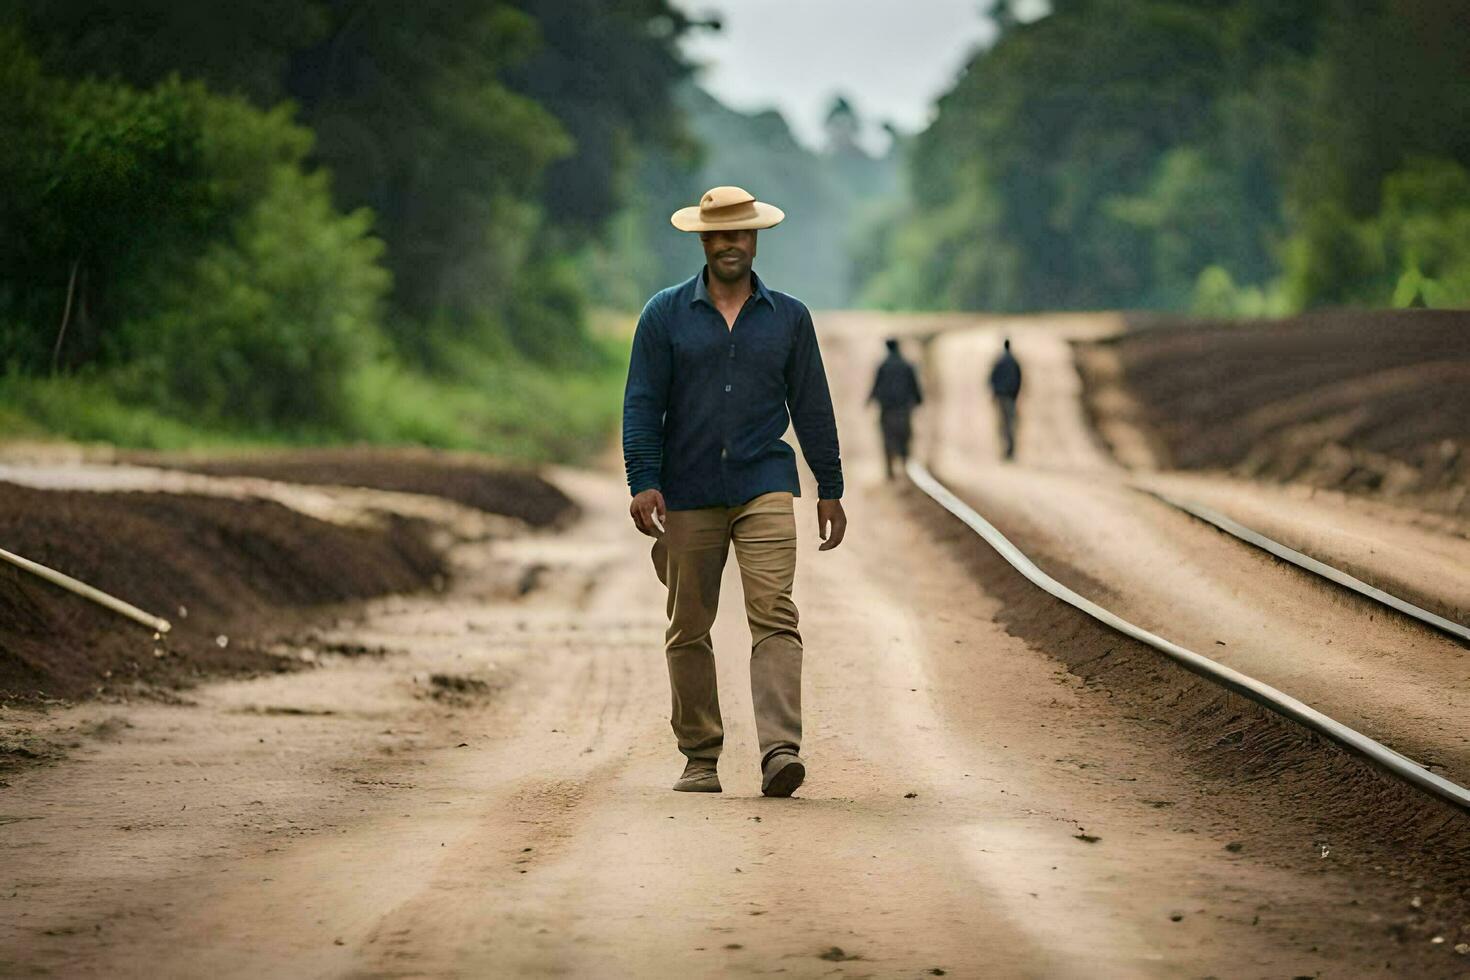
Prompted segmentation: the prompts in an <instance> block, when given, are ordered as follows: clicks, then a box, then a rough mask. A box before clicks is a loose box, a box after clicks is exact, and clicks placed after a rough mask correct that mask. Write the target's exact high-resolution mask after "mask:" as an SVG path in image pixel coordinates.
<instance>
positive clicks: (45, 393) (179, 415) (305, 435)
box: [0, 330, 627, 463]
mask: <svg viewBox="0 0 1470 980" xmlns="http://www.w3.org/2000/svg"><path fill="white" fill-rule="evenodd" d="M623 333H624V332H623V331H621V330H597V331H594V333H593V337H592V340H591V342H592V343H593V344H594V345H595V347H596V350H595V351H594V352H593V354H594V356H590V357H588V358H587V365H586V366H583V367H580V368H578V369H576V370H570V371H569V370H553V369H551V368H548V367H545V366H543V365H539V364H535V363H532V362H529V361H526V360H524V359H514V360H505V359H502V360H491V359H480V360H476V359H473V358H467V359H466V360H465V361H464V362H463V363H461V364H460V365H458V368H457V371H456V376H455V377H454V378H442V377H436V376H431V375H429V374H426V373H423V372H421V371H415V370H412V369H410V368H407V367H405V366H403V365H401V364H398V363H395V362H391V361H384V362H379V363H375V364H372V365H369V366H367V367H365V368H363V369H361V370H360V371H358V372H357V373H356V374H354V375H353V376H352V377H350V378H348V379H347V381H346V387H347V390H348V394H349V399H348V401H349V404H350V405H351V409H350V412H349V417H348V418H347V419H345V420H344V421H343V422H342V423H341V424H340V425H339V426H336V427H332V428H323V427H321V426H319V425H318V426H310V425H303V426H301V427H290V426H282V427H277V428H270V429H263V428H252V427H247V426H240V425H238V424H232V423H230V422H229V421H228V420H201V419H197V418H193V419H191V418H189V417H187V413H186V412H184V411H179V410H177V409H170V408H169V407H168V406H163V405H154V404H148V403H141V402H139V401H136V400H130V399H125V398H123V397H122V396H120V395H119V394H118V388H119V387H120V386H119V385H117V384H115V382H114V379H110V378H109V377H108V376H107V375H106V374H101V373H95V374H89V375H80V376H64V377H57V378H32V377H24V376H19V375H16V374H8V375H0V438H14V439H26V440H38V441H39V440H47V439H66V440H73V441H80V442H104V443H110V444H112V445H115V446H119V447H125V448H135V449H155V450H183V449H237V448H253V447H270V446H302V445H326V444H333V443H347V442H367V443H380V444H405V443H409V444H416V445H424V446H432V447H436V448H444V449H468V450H475V451H478V452H484V453H489V454H492V455H496V456H501V457H506V458H512V459H520V460H526V461H530V462H542V461H558V462H570V463H576V462H582V461H585V460H587V459H589V458H591V457H592V456H594V455H595V454H597V453H598V452H600V451H601V450H602V449H603V448H605V447H606V445H607V442H608V440H609V438H611V436H612V434H613V432H614V430H615V427H616V425H617V419H618V414H619V412H620V410H621V395H622V386H623V377H624V370H625V368H624V360H625V357H626V347H627V341H626V339H625V337H624V336H623Z"/></svg>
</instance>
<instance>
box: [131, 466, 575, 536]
mask: <svg viewBox="0 0 1470 980" xmlns="http://www.w3.org/2000/svg"><path fill="white" fill-rule="evenodd" d="M122 461H124V462H130V463H138V464H140V465H144V466H159V467H164V468H166V469H180V470H187V471H188V472H191V473H204V474H207V475H209V476H249V477H259V478H261V479H266V480H281V481H284V482H287V483H306V484H314V485H331V486H346V487H367V488H369V489H373V490H396V491H400V492H403V493H423V494H430V495H432V496H435V497H443V498H444V499H446V500H453V501H454V502H456V503H460V504H464V505H465V506H467V507H474V508H476V509H477V510H483V511H486V512H488V513H491V514H505V515H507V516H510V517H516V518H519V519H521V520H523V521H525V522H526V523H527V524H530V525H531V526H532V527H547V526H550V525H553V524H557V523H559V522H563V521H566V520H568V519H570V518H571V517H573V516H575V514H576V506H575V505H574V504H573V503H572V500H571V498H569V497H568V496H567V495H566V494H565V493H563V492H562V491H561V490H560V489H558V488H557V487H555V486H553V485H552V484H550V483H548V482H547V481H546V480H543V479H542V478H541V477H539V476H537V475H536V474H535V473H534V472H532V471H530V470H526V469H519V468H515V467H510V466H506V465H505V464H503V463H500V462H497V461H495V460H492V459H487V458H486V457H483V456H479V455H476V454H474V453H452V452H442V451H437V450H432V449H411V448H398V449H374V448H368V447H364V448H360V449H358V448H328V449H299V450H293V451H290V452H280V453H270V454H269V455H259V454H257V455H235V456H162V455H159V454H156V453H129V454H125V455H124V456H123V457H122Z"/></svg>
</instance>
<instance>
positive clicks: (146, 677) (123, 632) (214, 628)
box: [0, 449, 575, 700]
mask: <svg viewBox="0 0 1470 980" xmlns="http://www.w3.org/2000/svg"><path fill="white" fill-rule="evenodd" d="M148 462H150V463H154V464H159V463H162V462H167V461H166V460H163V459H160V458H157V457H154V458H150V459H149V460H148ZM173 462H178V460H174V461H173ZM187 465H188V468H190V469H196V470H199V471H201V472H205V473H212V474H223V473H231V474H240V475H249V476H260V477H267V478H271V479H277V480H285V481H289V482H304V483H314V484H340V485H355V486H365V487H374V488H378V489H392V490H402V491H409V492H415V493H425V494H433V495H436V496H441V497H445V498H448V499H451V500H455V501H458V502H461V503H465V504H468V505H470V506H473V507H477V508H479V509H481V510H485V511H489V512H493V513H497V514H505V515H507V516H512V517H516V518H519V519H521V520H524V521H526V522H527V523H529V524H531V525H533V526H545V525H551V524H556V523H558V522H559V521H563V520H565V519H567V518H568V517H569V515H570V514H571V513H573V512H574V511H575V507H574V505H573V504H572V502H571V501H570V499H569V498H567V496H566V495H565V494H563V493H562V492H561V491H560V490H559V489H557V488H556V487H554V486H552V485H551V484H550V483H548V482H547V481H546V480H543V479H542V478H540V477H539V476H537V475H535V474H534V473H532V472H529V471H524V470H517V469H511V468H507V467H502V466H498V465H496V464H494V463H492V462H486V461H483V460H479V459H475V458H472V457H468V456H464V457H451V456H448V455H445V454H429V453H418V452H414V451H401V450H391V451H389V450H365V451H358V450H350V449H348V450H317V451H310V452H299V453H290V454H282V455H279V456H274V455H273V456H263V455H262V456H253V457H239V458H232V459H228V460H199V459H194V460H190V461H188V464H187ZM432 530H433V529H432V528H431V527H430V526H429V525H428V524H427V523H425V522H422V521H419V520H415V519H410V518H405V517H387V518H385V519H384V520H382V521H381V522H379V523H378V524H377V525H376V526H361V527H358V526H343V525H339V524H336V523H331V522H329V521H324V520H319V519H316V518H313V517H311V516H308V515H306V514H303V513H300V512H298V511H296V510H292V509H290V508H288V507H285V506H282V505H281V504H279V503H276V502H274V501H270V500H262V499H251V498H245V499H236V498H232V497H219V496H202V495H191V494H181V493H147V492H91V491H53V490H38V489H33V488H29V487H22V486H17V485H13V484H7V483H0V547H4V548H5V549H6V550H8V551H11V552H14V553H16V554H19V555H22V556H24V557H26V558H29V559H31V560H32V561H36V562H40V563H41V564H43V565H46V566H48V567H51V568H54V569H56V570H58V571H61V572H63V573H65V574H67V575H70V576H72V577H74V578H77V579H80V580H82V581H83V582H86V583H88V584H89V585H93V586H95V587H97V588H99V589H101V590H102V591H104V592H107V593H109V594H111V595H115V596H117V597H118V598H120V599H123V600H124V601H126V602H129V603H132V604H133V605H135V606H138V607H139V608H141V609H143V610H145V611H147V612H150V613H152V614H154V615H156V616H161V617H163V618H164V619H167V620H169V621H170V623H171V624H172V625H173V629H172V631H170V632H169V633H168V634H167V635H166V636H164V637H162V638H160V639H158V640H155V639H154V637H153V634H152V631H151V630H149V629H147V628H146V627H144V626H141V625H138V624H136V623H134V622H133V621H131V620H129V619H126V618H124V617H122V616H120V615H118V614H116V613H113V612H111V611H108V610H105V609H103V608H101V607H100V606H97V605H94V604H93V603H91V602H90V601H88V600H86V599H83V598H81V597H79V596H76V595H73V594H72V593H70V592H67V591H65V590H63V589H61V588H59V587H57V586H55V585H52V584H50V583H47V582H44V581H42V580H40V579H38V578H36V577H34V576H32V575H31V574H30V573H28V572H24V571H21V570H20V569H18V568H16V567H15V566H13V565H11V564H9V563H4V562H0V699H10V700H19V699H24V700H42V699H47V698H64V699H76V698H83V697H90V696H99V695H100V696H114V695H126V694H128V693H131V692H137V691H139V690H144V689H149V690H152V691H154V692H155V693H157V692H158V691H160V690H162V689H166V688H172V687H179V686H184V685H187V684H189V683H192V682H193V681H194V680H195V679H198V678H200V677H203V676H206V675H212V674H233V673H242V672H244V673H248V672H256V671H261V670H282V669H289V668H290V667H292V666H295V665H296V664H298V663H299V661H298V660H296V659H294V658H291V657H282V656H278V655H276V654H274V653H272V652H271V648H276V649H280V648H281V644H282V642H283V641H284V640H287V639H289V638H290V637H291V636H292V635H293V634H299V633H300V632H301V630H302V629H303V626H304V624H305V623H306V621H307V620H308V619H310V618H311V617H312V616H315V617H317V618H320V615H321V613H322V610H323V609H324V607H330V606H332V605H334V604H337V603H343V602H347V601H350V600H355V599H362V598H367V597H371V596H379V595H385V594H389V593H400V592H411V591H415V590H418V589H422V588H424V587H426V586H429V585H442V584H443V582H444V580H445V579H446V578H447V576H448V574H449V572H448V570H447V568H446V564H445V560H444V556H443V555H442V554H441V553H440V551H439V550H438V545H437V544H436V543H434V542H435V540H436V539H435V536H434V535H433V534H431V531H432ZM181 610H182V611H181ZM220 637H225V638H226V642H225V644H224V645H221V643H220V641H219V638H220Z"/></svg>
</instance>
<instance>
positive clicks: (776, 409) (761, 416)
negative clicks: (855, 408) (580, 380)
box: [623, 270, 842, 510]
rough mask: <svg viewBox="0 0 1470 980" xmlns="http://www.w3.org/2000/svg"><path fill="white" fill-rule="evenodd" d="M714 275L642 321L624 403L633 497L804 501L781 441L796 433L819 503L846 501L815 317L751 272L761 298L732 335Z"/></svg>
mask: <svg viewBox="0 0 1470 980" xmlns="http://www.w3.org/2000/svg"><path fill="white" fill-rule="evenodd" d="M707 274H708V273H707V270H702V271H701V272H700V274H699V275H697V276H695V277H694V278H692V279H690V280H688V281H687V282H683V283H680V284H679V285H677V286H670V287H669V288H668V289H665V290H662V291H661V292H659V293H658V294H656V295H655V296H654V297H653V299H651V300H649V301H648V305H647V306H645V307H644V308H643V314H642V316H640V317H639V318H638V330H637V333H636V334H634V336H633V354H632V359H631V361H630V362H629V364H628V385H627V388H626V390H625V392H624V394H623V459H624V461H625V463H626V465H627V468H628V488H629V490H631V491H632V492H633V493H634V494H635V495H636V494H638V493H640V492H642V491H644V490H647V489H649V488H653V489H657V490H660V491H661V492H662V493H663V496H664V503H665V505H667V506H668V508H669V509H670V510H692V509H694V508H697V507H735V506H738V505H739V504H743V503H745V502H746V501H748V500H750V499H752V498H754V497H758V496H760V495H761V494H763V493H770V492H772V491H776V490H789V491H790V492H791V493H793V494H798V493H800V492H801V491H800V485H799V484H798V482H797V476H796V453H795V452H794V451H793V450H792V448H791V447H790V446H789V445H787V443H786V442H784V441H783V440H782V438H781V436H782V435H784V434H785V432H786V427H787V425H788V424H790V425H793V426H794V427H795V428H796V437H797V439H798V440H799V441H800V442H801V450H802V455H804V456H805V457H806V461H807V465H808V466H810V467H811V470H812V474H813V475H814V476H815V477H816V479H817V495H818V496H819V497H821V498H822V499H824V500H835V499H837V498H839V497H841V496H842V460H841V456H840V454H839V452H838V448H837V421H836V419H835V418H834V417H833V414H832V396H831V394H830V393H829V392H828V390H827V375H826V372H825V371H824V370H823V369H822V355H821V352H820V351H819V350H818V349H817V334H816V329H815V328H814V327H813V326H812V315H811V313H810V312H808V310H807V308H806V306H805V305H803V304H802V303H801V301H800V300H797V299H795V298H793V297H791V296H787V295H786V294H785V293H781V292H777V291H775V290H772V289H767V288H766V285H765V283H763V282H761V280H760V279H759V277H757V276H756V275H755V274H754V273H751V285H752V286H753V287H754V290H753V292H752V294H751V296H750V298H749V299H748V300H746V302H745V306H744V307H742V308H741V310H740V314H739V316H737V317H736V319H735V325H734V326H733V327H727V326H726V325H725V318H724V316H723V315H722V314H721V313H720V311H719V310H718V309H717V308H716V307H715V304H714V302H713V300H712V299H711V298H710V294H709V289H708V288H707V287H706V285H705V278H704V277H705V276H706V275H707Z"/></svg>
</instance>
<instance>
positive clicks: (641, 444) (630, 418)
mask: <svg viewBox="0 0 1470 980" xmlns="http://www.w3.org/2000/svg"><path fill="white" fill-rule="evenodd" d="M655 304H656V300H651V301H649V303H648V305H647V306H645V307H644V308H643V313H642V315H640V316H639V317H638V328H637V330H636V331H634V334H633V352H632V355H631V356H630V358H629V360H628V383H627V386H626V387H625V388H624V389H623V465H624V466H625V467H626V468H627V471H628V490H629V491H630V492H631V493H632V494H633V496H635V497H636V496H637V495H638V494H640V493H642V492H643V491H644V490H650V489H652V490H660V489H662V487H661V486H660V479H661V477H660V472H661V470H662V468H663V455H664V413H665V412H666V411H667V410H668V407H669V377H670V373H671V365H672V360H673V356H672V353H671V351H670V350H669V337H668V332H667V330H666V329H665V327H664V322H663V318H662V316H661V315H660V311H659V310H658V309H657V308H656V305H655Z"/></svg>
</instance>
